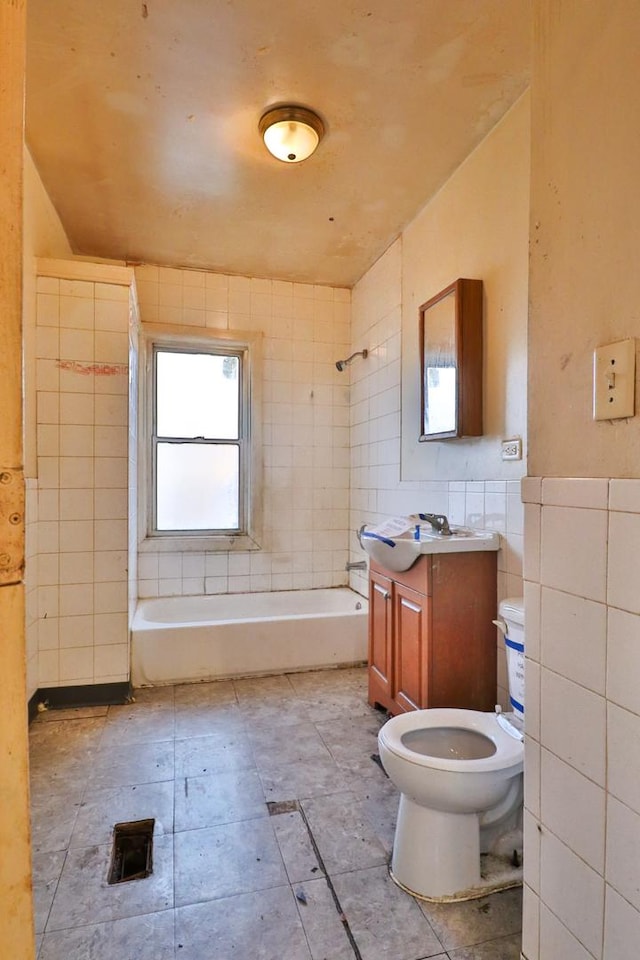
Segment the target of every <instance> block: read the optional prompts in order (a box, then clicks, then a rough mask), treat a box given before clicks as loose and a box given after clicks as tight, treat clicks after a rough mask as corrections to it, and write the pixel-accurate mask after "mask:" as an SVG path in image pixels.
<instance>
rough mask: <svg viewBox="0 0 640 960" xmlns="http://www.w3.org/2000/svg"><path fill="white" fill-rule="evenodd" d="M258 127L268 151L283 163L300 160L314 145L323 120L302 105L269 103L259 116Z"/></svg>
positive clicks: (305, 156)
mask: <svg viewBox="0 0 640 960" xmlns="http://www.w3.org/2000/svg"><path fill="white" fill-rule="evenodd" d="M258 129H259V131H260V134H261V136H262V138H263V140H264V142H265V146H266V148H267V150H268V151H269V153H271V154H273V156H274V157H276V158H277V159H278V160H282V161H283V162H284V163H300V161H301V160H306V159H307V157H310V156H311V154H312V153H313V151H314V150H315V149H316V147H317V146H318V144H319V143H320V141H321V140H322V137H323V135H324V123H323V122H322V120H321V119H320V117H319V116H318V114H317V113H314V112H313V110H308V109H307V108H306V107H297V106H292V105H289V106H284V107H273V108H272V109H271V110H267V112H266V113H264V114H263V115H262V116H261V117H260V123H259V124H258Z"/></svg>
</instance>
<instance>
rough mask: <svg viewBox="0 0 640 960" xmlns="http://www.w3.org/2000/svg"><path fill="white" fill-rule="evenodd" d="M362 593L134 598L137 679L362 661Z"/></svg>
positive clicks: (146, 681)
mask: <svg viewBox="0 0 640 960" xmlns="http://www.w3.org/2000/svg"><path fill="white" fill-rule="evenodd" d="M367 612H368V602H367V600H365V598H364V597H361V596H360V595H359V594H357V593H354V592H353V591H352V590H349V589H348V588H347V587H337V588H334V589H327V590H283V591H281V592H273V593H236V594H221V595H212V596H204V597H202V596H199V597H167V598H159V599H154V600H139V601H138V605H137V608H136V612H135V615H134V618H133V623H132V628H131V680H132V683H133V685H134V686H137V687H140V686H153V685H156V684H163V683H182V682H186V681H190V680H215V679H220V678H222V677H246V676H251V675H252V674H268V673H282V672H285V671H294V670H310V669H313V668H315V667H328V666H338V665H343V664H349V663H361V662H363V661H365V660H366V658H367Z"/></svg>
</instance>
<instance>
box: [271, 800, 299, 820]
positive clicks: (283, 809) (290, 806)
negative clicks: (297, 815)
mask: <svg viewBox="0 0 640 960" xmlns="http://www.w3.org/2000/svg"><path fill="white" fill-rule="evenodd" d="M299 809H300V804H299V803H298V801H297V800H267V810H268V811H269V816H270V817H275V816H277V815H278V814H279V813H294V812H295V811H296V810H299Z"/></svg>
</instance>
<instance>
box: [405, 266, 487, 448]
mask: <svg viewBox="0 0 640 960" xmlns="http://www.w3.org/2000/svg"><path fill="white" fill-rule="evenodd" d="M482 297H483V291H482V280H465V279H459V280H455V281H454V282H453V283H452V284H450V285H449V286H448V287H445V289H444V290H441V291H440V293H438V294H436V296H435V297H431V299H430V300H427V302H426V303H423V304H422V306H421V307H420V320H419V322H420V437H419V439H420V441H425V440H448V439H452V438H456V437H479V436H481V434H482V323H483V320H482Z"/></svg>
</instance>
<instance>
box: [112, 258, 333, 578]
mask: <svg viewBox="0 0 640 960" xmlns="http://www.w3.org/2000/svg"><path fill="white" fill-rule="evenodd" d="M136 285H137V290H138V296H139V300H140V318H141V320H142V321H143V322H145V321H146V322H154V323H178V324H185V323H186V324H189V325H191V326H194V327H205V328H209V329H235V330H250V331H256V330H257V331H261V332H262V333H263V355H264V361H263V383H262V395H263V402H262V415H263V423H262V438H263V462H264V470H263V510H264V530H263V540H262V544H261V546H262V549H261V550H260V552H259V553H254V554H251V555H249V554H235V553H233V554H230V555H228V556H227V555H226V554H220V553H215V554H210V555H207V554H204V553H197V552H196V553H195V554H194V553H187V552H185V553H182V552H175V553H161V554H154V553H147V552H145V553H140V555H139V558H138V562H139V595H140V596H141V597H156V596H171V595H179V594H201V593H226V592H232V593H233V592H244V591H260V590H287V589H291V588H293V589H306V588H311V587H331V586H338V585H340V584H344V583H346V581H347V575H346V572H345V564H346V561H347V556H348V553H347V547H348V526H349V513H348V510H349V389H348V384H349V381H348V375H347V376H346V377H345V374H340V373H338V371H337V370H336V368H335V361H336V360H339V359H341V358H343V357H345V356H346V355H347V353H348V352H349V330H350V300H351V295H350V291H348V290H344V289H340V288H333V287H321V286H314V285H312V284H299V283H287V282H284V281H276V280H267V279H256V278H249V277H236V276H226V275H221V274H213V273H205V272H200V271H194V270H179V269H168V268H164V267H154V266H141V267H137V268H136ZM112 440H113V441H114V442H116V438H112Z"/></svg>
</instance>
